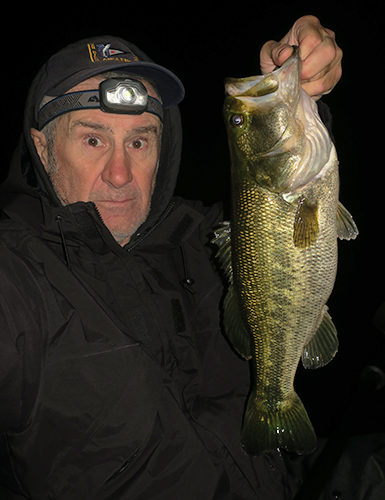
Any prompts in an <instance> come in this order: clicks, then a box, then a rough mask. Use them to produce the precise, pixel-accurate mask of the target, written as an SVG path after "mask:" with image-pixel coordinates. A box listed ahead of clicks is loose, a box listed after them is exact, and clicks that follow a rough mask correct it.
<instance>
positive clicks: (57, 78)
mask: <svg viewBox="0 0 385 500" xmlns="http://www.w3.org/2000/svg"><path fill="white" fill-rule="evenodd" d="M110 71H114V72H123V73H124V72H128V73H134V74H137V75H139V76H142V77H143V78H148V79H149V80H150V81H152V82H154V83H155V85H156V88H157V91H158V92H159V94H160V97H161V98H162V101H163V108H164V109H167V108H170V107H172V106H175V105H177V104H179V103H180V101H182V99H183V97H184V87H183V84H182V82H181V81H180V80H179V78H178V77H177V76H176V75H175V74H174V73H172V72H171V71H170V70H168V69H167V68H165V67H163V66H160V65H159V64H156V63H154V62H153V61H152V60H151V59H150V58H149V57H148V56H146V55H145V54H144V52H142V51H141V50H140V49H138V48H137V47H136V46H135V45H133V44H132V43H130V42H127V41H126V40H123V39H122V38H119V37H114V36H107V35H103V36H95V37H92V38H86V39H83V40H80V41H78V42H75V43H72V44H70V45H68V46H67V47H65V48H64V49H62V50H60V51H59V52H57V53H56V54H54V55H53V56H52V57H51V58H50V59H48V61H47V62H46V63H45V65H44V66H43V67H42V68H41V70H40V73H39V76H40V79H39V83H38V85H37V87H36V88H35V103H34V105H35V118H36V119H37V115H38V112H39V108H40V103H41V101H42V99H43V97H44V96H53V97H56V96H61V95H63V94H65V93H66V92H68V90H70V89H71V88H72V87H74V86H75V85H77V84H78V83H80V82H82V81H84V80H86V79H88V78H90V77H92V76H95V75H98V74H100V73H105V72H110Z"/></svg>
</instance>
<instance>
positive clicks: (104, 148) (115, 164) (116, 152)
mask: <svg viewBox="0 0 385 500" xmlns="http://www.w3.org/2000/svg"><path fill="white" fill-rule="evenodd" d="M98 83H99V81H98V82H97V84H96V83H95V81H94V79H90V80H87V81H86V82H83V83H82V84H79V85H78V86H76V87H75V88H74V89H72V91H77V90H86V89H92V88H95V86H96V87H97V85H98ZM149 94H150V95H151V94H152V95H154V94H153V93H152V92H151V91H150V89H149ZM36 132H37V131H32V136H33V137H34V134H36ZM38 134H41V133H40V132H38ZM160 137H161V123H160V120H159V118H158V117H156V116H154V115H152V114H151V113H143V114H141V115H119V114H112V113H104V112H103V111H101V110H99V109H98V110H95V109H91V110H77V111H75V112H71V113H67V114H66V115H63V117H62V118H61V120H60V121H59V123H58V125H57V129H56V134H55V148H54V165H52V164H50V163H52V159H51V160H49V159H48V155H47V154H46V151H45V153H44V150H43V151H39V149H41V147H40V148H39V146H38V145H37V144H36V140H35V138H34V141H35V144H36V145H37V149H38V152H39V155H40V158H41V159H42V162H43V164H44V166H45V168H46V170H47V171H48V172H49V175H50V178H51V180H52V183H53V185H54V187H55V190H56V192H57V194H58V196H59V198H60V200H61V201H62V203H63V204H65V205H67V204H69V203H75V202H77V201H85V202H87V201H92V202H94V203H95V205H96V207H97V209H98V211H99V213H100V215H101V217H102V219H103V222H104V224H105V225H106V226H107V228H108V229H109V230H110V232H111V233H112V235H113V236H114V238H115V239H116V241H117V242H118V243H119V244H121V245H124V244H126V243H127V242H128V241H129V240H130V237H131V236H132V234H133V233H134V232H135V230H136V229H137V228H138V227H139V226H140V225H141V224H142V223H143V222H144V221H145V220H146V218H147V216H148V213H149V210H150V204H151V196H152V193H153V190H154V186H155V178H156V171H157V165H158V160H159V153H160ZM51 156H52V155H51Z"/></svg>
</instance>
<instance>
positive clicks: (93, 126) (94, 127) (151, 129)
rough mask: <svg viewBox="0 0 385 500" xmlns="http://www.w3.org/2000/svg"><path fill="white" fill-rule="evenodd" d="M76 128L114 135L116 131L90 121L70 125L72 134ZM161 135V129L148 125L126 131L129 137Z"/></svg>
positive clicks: (79, 121)
mask: <svg viewBox="0 0 385 500" xmlns="http://www.w3.org/2000/svg"><path fill="white" fill-rule="evenodd" d="M76 127H85V128H90V129H92V130H103V131H107V132H111V133H112V134H114V131H113V129H112V128H111V127H109V126H108V125H105V124H104V123H97V122H93V121H88V120H76V121H74V122H73V123H72V124H71V125H70V128H69V130H70V132H72V131H73V130H74V129H75V128H76ZM148 133H152V134H155V135H157V134H159V128H158V127H157V126H156V125H147V126H143V127H133V128H132V129H129V130H126V134H127V135H131V134H148Z"/></svg>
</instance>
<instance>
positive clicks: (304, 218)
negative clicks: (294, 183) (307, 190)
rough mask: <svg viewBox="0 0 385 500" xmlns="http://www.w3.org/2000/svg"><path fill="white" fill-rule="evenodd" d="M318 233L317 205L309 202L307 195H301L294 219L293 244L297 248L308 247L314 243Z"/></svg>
mask: <svg viewBox="0 0 385 500" xmlns="http://www.w3.org/2000/svg"><path fill="white" fill-rule="evenodd" d="M318 234H319V224H318V205H317V204H316V203H315V204H312V203H310V202H309V200H308V199H307V197H306V196H303V197H302V198H301V200H300V202H299V205H298V210H297V213H296V214H295V219H294V234H293V240H294V245H295V246H296V247H297V248H308V247H310V246H311V245H314V243H315V242H316V240H317V237H318Z"/></svg>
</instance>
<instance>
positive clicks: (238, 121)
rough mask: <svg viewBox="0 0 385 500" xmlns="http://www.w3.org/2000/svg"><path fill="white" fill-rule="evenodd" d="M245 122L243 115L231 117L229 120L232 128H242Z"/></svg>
mask: <svg viewBox="0 0 385 500" xmlns="http://www.w3.org/2000/svg"><path fill="white" fill-rule="evenodd" d="M244 121H245V118H244V116H243V115H233V116H232V117H231V118H230V123H231V125H232V126H233V127H237V128H239V127H242V125H243V122H244Z"/></svg>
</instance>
